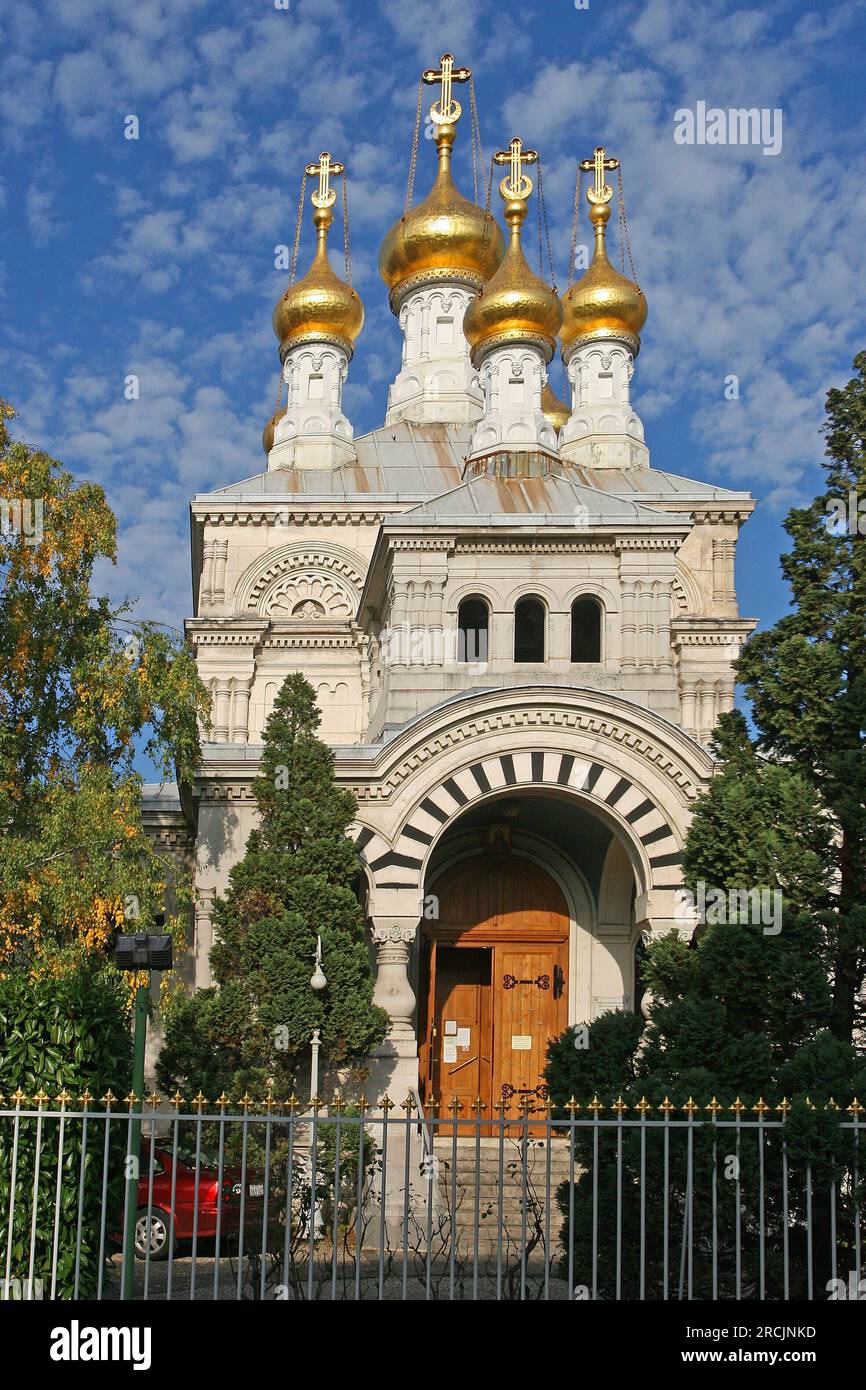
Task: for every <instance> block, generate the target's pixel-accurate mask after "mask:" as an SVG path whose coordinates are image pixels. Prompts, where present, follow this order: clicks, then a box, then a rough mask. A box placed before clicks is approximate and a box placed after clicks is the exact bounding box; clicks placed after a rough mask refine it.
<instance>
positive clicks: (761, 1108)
mask: <svg viewBox="0 0 866 1390" xmlns="http://www.w3.org/2000/svg"><path fill="white" fill-rule="evenodd" d="M769 1108H770V1107H769V1105H768V1104H767V1102H766V1101H765V1100H764V1097H763V1096H758V1099H757V1102H756V1103H755V1104H754V1105H753V1106H752V1109H753V1110H754V1112H755V1114H756V1115H757V1116H758V1118H759V1119H761V1120H763V1118H764V1116H765V1115H766V1113H767V1111H768V1110H769Z"/></svg>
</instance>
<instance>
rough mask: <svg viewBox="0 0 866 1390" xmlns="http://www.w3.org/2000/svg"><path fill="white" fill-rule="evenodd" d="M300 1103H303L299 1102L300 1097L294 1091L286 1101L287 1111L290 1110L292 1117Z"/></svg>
mask: <svg viewBox="0 0 866 1390" xmlns="http://www.w3.org/2000/svg"><path fill="white" fill-rule="evenodd" d="M300 1103H301V1102H300V1101H299V1100H298V1097H297V1096H296V1095H295V1093H294V1091H292V1094H291V1095H290V1096H289V1098H288V1100H287V1101H286V1109H287V1110H288V1112H289V1114H290V1115H294V1113H295V1111H296V1110H297V1108H298V1106H299V1105H300Z"/></svg>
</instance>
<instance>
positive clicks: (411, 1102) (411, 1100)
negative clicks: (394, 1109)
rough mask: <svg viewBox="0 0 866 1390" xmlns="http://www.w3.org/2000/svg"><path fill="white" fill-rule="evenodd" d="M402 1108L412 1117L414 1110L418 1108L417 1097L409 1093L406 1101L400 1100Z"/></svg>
mask: <svg viewBox="0 0 866 1390" xmlns="http://www.w3.org/2000/svg"><path fill="white" fill-rule="evenodd" d="M400 1109H401V1110H405V1111H406V1115H407V1117H408V1118H409V1119H411V1118H412V1111H413V1110H414V1109H416V1104H415V1097H414V1096H413V1095H408V1096H407V1097H406V1099H405V1100H404V1101H401V1102H400Z"/></svg>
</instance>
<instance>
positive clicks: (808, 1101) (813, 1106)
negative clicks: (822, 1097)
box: [805, 1096, 818, 1110]
mask: <svg viewBox="0 0 866 1390" xmlns="http://www.w3.org/2000/svg"><path fill="white" fill-rule="evenodd" d="M805 1104H806V1105H807V1106H808V1107H809V1109H810V1110H817V1109H818V1107H817V1105H816V1104H815V1102H814V1101H813V1100H812V1098H811V1096H807V1097H806V1101H805Z"/></svg>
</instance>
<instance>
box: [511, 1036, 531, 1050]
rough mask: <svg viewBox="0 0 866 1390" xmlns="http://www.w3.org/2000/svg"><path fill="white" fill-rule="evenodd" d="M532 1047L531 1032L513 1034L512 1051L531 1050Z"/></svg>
mask: <svg viewBox="0 0 866 1390" xmlns="http://www.w3.org/2000/svg"><path fill="white" fill-rule="evenodd" d="M531 1049H532V1036H531V1034H529V1033H512V1034H511V1051H512V1052H529V1051H531Z"/></svg>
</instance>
